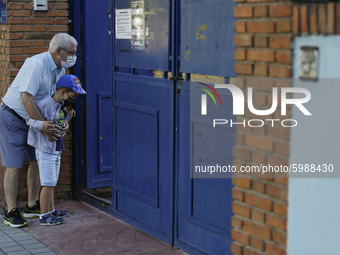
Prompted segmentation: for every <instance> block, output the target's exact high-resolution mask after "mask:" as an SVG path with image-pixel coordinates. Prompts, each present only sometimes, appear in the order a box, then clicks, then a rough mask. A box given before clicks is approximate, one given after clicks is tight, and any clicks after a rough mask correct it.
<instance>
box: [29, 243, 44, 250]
mask: <svg viewBox="0 0 340 255" xmlns="http://www.w3.org/2000/svg"><path fill="white" fill-rule="evenodd" d="M45 247H46V245H44V244H42V243H40V242H39V243H35V244H26V245H25V248H26V249H27V250H33V249H39V248H45Z"/></svg>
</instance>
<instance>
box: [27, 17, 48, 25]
mask: <svg viewBox="0 0 340 255" xmlns="http://www.w3.org/2000/svg"><path fill="white" fill-rule="evenodd" d="M25 24H39V25H40V24H41V25H42V24H49V25H51V24H54V19H53V18H49V19H47V18H26V19H25Z"/></svg>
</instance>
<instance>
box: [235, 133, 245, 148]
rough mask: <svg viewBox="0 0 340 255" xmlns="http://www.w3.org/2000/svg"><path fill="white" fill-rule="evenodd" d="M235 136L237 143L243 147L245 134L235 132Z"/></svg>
mask: <svg viewBox="0 0 340 255" xmlns="http://www.w3.org/2000/svg"><path fill="white" fill-rule="evenodd" d="M234 136H235V140H236V143H237V144H238V145H243V144H244V135H243V134H240V133H237V132H235V135H234Z"/></svg>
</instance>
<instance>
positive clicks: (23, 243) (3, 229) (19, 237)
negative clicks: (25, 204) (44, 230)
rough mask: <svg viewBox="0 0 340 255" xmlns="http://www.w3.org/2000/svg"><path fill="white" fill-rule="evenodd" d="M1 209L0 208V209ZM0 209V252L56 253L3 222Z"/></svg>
mask: <svg viewBox="0 0 340 255" xmlns="http://www.w3.org/2000/svg"><path fill="white" fill-rule="evenodd" d="M0 210H1V209H0ZM2 213H3V212H2V211H0V254H8V255H26V254H43V255H45V254H46V255H55V254H56V253H55V252H54V251H52V250H51V249H50V248H48V247H47V246H46V245H44V244H43V243H41V242H40V241H39V240H37V239H36V238H34V237H33V236H31V235H30V234H28V233H25V232H23V230H22V229H19V228H11V227H9V226H6V225H4V224H3V218H4V216H3V215H2Z"/></svg>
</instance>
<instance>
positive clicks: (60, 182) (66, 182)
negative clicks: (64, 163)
mask: <svg viewBox="0 0 340 255" xmlns="http://www.w3.org/2000/svg"><path fill="white" fill-rule="evenodd" d="M69 184H71V179H70V178H68V179H59V180H58V185H69Z"/></svg>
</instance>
